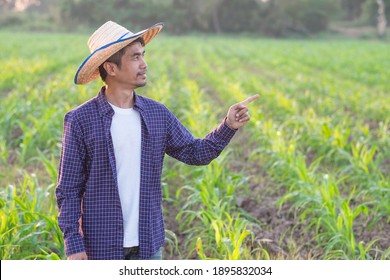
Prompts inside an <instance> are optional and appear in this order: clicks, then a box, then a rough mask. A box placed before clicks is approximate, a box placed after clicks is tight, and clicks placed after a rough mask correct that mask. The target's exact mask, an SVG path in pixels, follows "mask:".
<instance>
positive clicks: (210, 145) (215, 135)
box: [166, 112, 236, 165]
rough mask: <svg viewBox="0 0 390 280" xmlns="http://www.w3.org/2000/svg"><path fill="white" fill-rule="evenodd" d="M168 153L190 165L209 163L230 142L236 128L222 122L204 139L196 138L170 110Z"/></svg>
mask: <svg viewBox="0 0 390 280" xmlns="http://www.w3.org/2000/svg"><path fill="white" fill-rule="evenodd" d="M168 122H169V123H168V137H167V148H166V153H167V154H168V155H169V156H171V157H173V158H175V159H177V160H180V161H182V162H184V163H186V164H189V165H207V164H209V163H210V162H211V161H212V160H213V159H215V158H217V157H218V156H219V155H220V153H221V152H222V151H223V149H224V148H225V147H226V146H227V145H228V144H229V142H230V140H231V139H232V138H233V136H234V134H235V133H236V130H234V129H231V128H230V127H228V126H227V125H226V122H225V119H224V120H223V121H222V122H221V124H220V125H219V126H218V127H217V128H215V129H214V130H213V131H211V132H210V133H209V134H207V135H206V137H204V138H203V139H195V138H194V137H193V136H192V135H191V133H190V132H189V131H188V130H187V129H186V128H185V127H184V126H183V125H182V124H181V123H180V121H179V120H178V119H177V118H176V117H175V116H174V115H173V114H172V113H171V112H169V119H168Z"/></svg>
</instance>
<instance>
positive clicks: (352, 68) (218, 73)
mask: <svg viewBox="0 0 390 280" xmlns="http://www.w3.org/2000/svg"><path fill="white" fill-rule="evenodd" d="M0 35H1V37H2V43H1V44H0V63H1V79H0V170H1V171H0V193H1V200H0V219H1V225H0V258H1V259H63V258H65V256H64V252H63V248H62V246H63V243H62V236H61V232H60V231H59V229H58V226H57V223H56V217H57V207H56V201H55V196H54V190H55V185H56V179H57V166H58V161H59V156H60V148H61V136H62V123H63V117H64V114H65V113H66V112H67V111H68V110H70V109H71V108H74V107H75V106H77V105H79V104H81V103H83V102H85V101H86V100H88V99H89V98H91V97H93V96H95V95H96V94H97V91H98V90H99V88H100V86H101V82H100V81H95V82H93V83H91V84H89V85H87V86H75V85H74V84H73V76H74V73H75V71H76V69H77V67H78V66H79V64H80V63H81V61H82V60H83V59H84V57H86V56H87V54H88V51H87V46H86V40H87V38H88V35H77V34H74V35H72V34H33V33H15V34H12V33H6V32H1V33H0ZM389 47H390V45H389V44H388V43H385V42H379V41H368V40H367V41H362V40H361V41H359V40H339V41H337V40H271V39H259V38H249V37H207V36H204V37H203V36H192V37H191V36H187V37H168V36H164V35H162V36H159V37H158V38H157V39H156V40H154V41H153V42H152V43H151V44H150V45H148V46H147V48H146V51H147V53H146V59H147V62H148V65H149V72H148V73H149V74H148V79H149V82H148V85H147V86H146V87H145V88H142V89H139V91H138V93H141V94H143V95H145V96H148V97H151V98H153V99H155V100H157V101H160V102H162V103H164V104H165V105H166V106H167V107H168V108H170V109H171V110H172V111H173V112H174V113H175V114H176V115H177V116H178V118H179V119H180V120H181V121H182V122H183V123H184V124H185V125H186V127H187V128H188V129H189V130H190V131H191V132H192V133H193V135H194V136H196V137H203V136H204V135H205V134H206V133H207V132H208V131H210V130H211V129H213V128H214V127H215V126H217V125H218V124H219V122H220V121H221V120H222V119H223V118H224V116H225V114H226V112H227V110H228V108H229V106H230V105H232V104H234V103H236V102H239V101H242V100H244V99H245V98H246V97H248V96H250V95H253V94H256V93H258V94H259V95H260V98H259V99H258V100H256V101H255V102H253V103H252V104H251V105H250V110H251V117H252V121H251V122H250V123H249V124H248V125H247V126H245V127H244V128H243V129H242V130H240V131H239V132H238V133H237V135H236V136H235V138H234V139H233V141H232V143H231V144H230V145H229V146H228V148H227V149H226V150H225V151H224V152H223V154H222V155H221V157H220V158H218V159H217V160H215V161H213V162H212V164H210V165H209V166H206V167H190V166H186V165H184V164H181V163H178V162H176V161H174V160H173V159H171V158H168V157H167V158H166V161H165V163H166V164H165V168H164V173H163V190H164V213H165V223H166V229H167V231H166V233H167V242H166V246H165V248H164V258H166V259H194V258H195V259H390V203H389V201H390V183H389V182H390V138H389V125H390V114H389V112H390V82H389V78H390V52H389Z"/></svg>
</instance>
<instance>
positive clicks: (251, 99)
mask: <svg viewBox="0 0 390 280" xmlns="http://www.w3.org/2000/svg"><path fill="white" fill-rule="evenodd" d="M257 98H259V95H258V94H256V95H252V96H251V97H248V98H247V99H245V100H244V101H242V102H241V103H239V104H240V105H244V106H246V105H248V104H249V103H251V102H252V101H254V100H256V99H257Z"/></svg>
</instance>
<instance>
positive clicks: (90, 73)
mask: <svg viewBox="0 0 390 280" xmlns="http://www.w3.org/2000/svg"><path fill="white" fill-rule="evenodd" d="M163 26H164V24H163V23H157V24H155V25H153V26H152V27H150V28H148V29H145V30H142V31H140V32H138V33H135V34H131V33H130V34H129V35H124V36H122V37H121V38H120V39H118V40H117V41H114V42H112V43H110V44H107V45H104V46H102V47H100V48H98V49H96V50H95V51H94V52H92V53H91V54H90V55H89V56H88V57H87V58H86V59H85V60H84V61H83V62H82V63H81V65H80V67H79V68H78V69H77V72H76V75H75V77H74V83H75V84H77V85H82V84H87V83H89V82H91V81H93V80H95V79H96V78H98V77H99V66H100V65H101V64H102V63H103V62H105V61H106V60H107V59H108V58H109V57H111V56H112V55H113V54H114V53H116V52H118V51H119V50H120V49H122V48H124V47H125V46H127V45H128V44H130V43H131V42H132V41H135V40H137V39H138V38H142V39H143V40H144V42H145V45H146V44H148V43H149V42H150V41H151V40H152V39H153V38H154V37H155V36H156V35H157V34H158V33H159V32H160V31H161V29H162V28H163Z"/></svg>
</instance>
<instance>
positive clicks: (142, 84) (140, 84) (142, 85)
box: [137, 81, 146, 87]
mask: <svg viewBox="0 0 390 280" xmlns="http://www.w3.org/2000/svg"><path fill="white" fill-rule="evenodd" d="M144 86H146V81H145V82H141V83H138V84H137V87H144Z"/></svg>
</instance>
